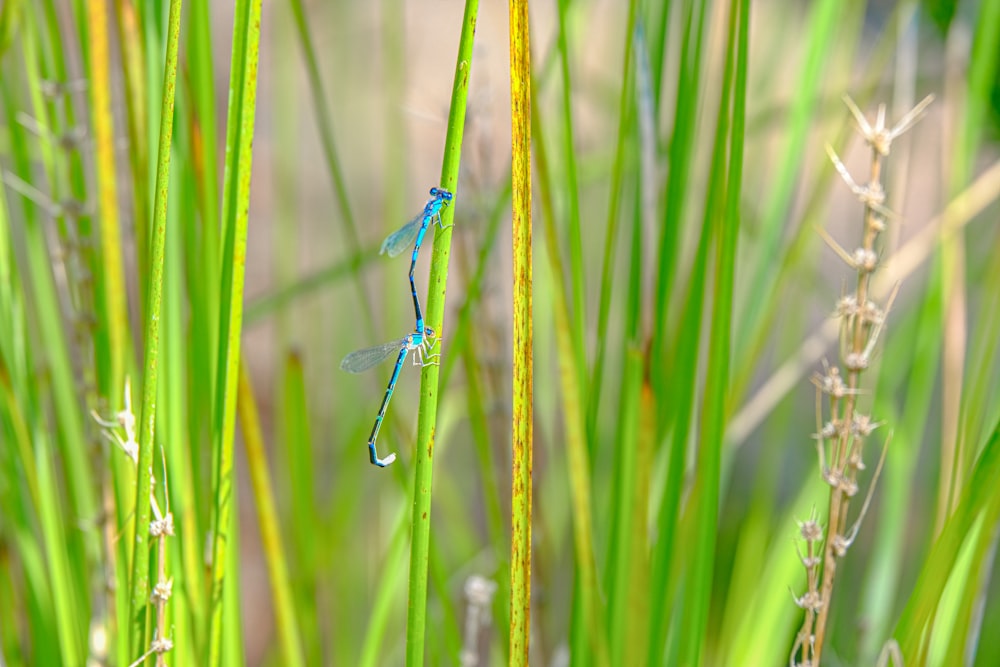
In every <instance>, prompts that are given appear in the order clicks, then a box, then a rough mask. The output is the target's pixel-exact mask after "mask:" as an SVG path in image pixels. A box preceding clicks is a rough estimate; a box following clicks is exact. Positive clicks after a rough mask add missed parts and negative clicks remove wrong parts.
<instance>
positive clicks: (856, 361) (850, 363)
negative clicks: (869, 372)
mask: <svg viewBox="0 0 1000 667" xmlns="http://www.w3.org/2000/svg"><path fill="white" fill-rule="evenodd" d="M844 366H845V367H846V368H847V370H849V371H851V372H853V373H857V372H858V371H863V370H865V369H866V368H868V356H867V355H866V354H865V353H863V352H849V353H848V354H847V355H845V356H844Z"/></svg>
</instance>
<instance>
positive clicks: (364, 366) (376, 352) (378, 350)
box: [340, 336, 409, 373]
mask: <svg viewBox="0 0 1000 667" xmlns="http://www.w3.org/2000/svg"><path fill="white" fill-rule="evenodd" d="M408 341H409V336H407V337H406V338H401V339H399V340H392V341H389V342H388V343H382V344H381V345H376V346H374V347H366V348H365V349H363V350H356V351H354V352H351V353H350V354H349V355H347V356H346V357H344V360H343V361H341V362H340V370H342V371H347V372H348V373H363V372H365V371H366V370H368V369H369V368H374V367H375V366H377V365H378V364H380V363H381V362H383V361H384V360H386V359H388V358H389V357H391V356H392V355H394V354H399V351H400V350H401V349H403V348H404V347H406V345H407V342H408Z"/></svg>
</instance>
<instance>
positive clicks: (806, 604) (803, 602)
mask: <svg viewBox="0 0 1000 667" xmlns="http://www.w3.org/2000/svg"><path fill="white" fill-rule="evenodd" d="M795 604H797V605H798V606H799V607H801V608H802V609H806V610H808V611H813V612H817V611H819V610H820V609H821V608H822V607H823V598H822V597H820V594H819V593H818V592H816V591H809V592H807V593H806V594H805V595H803V596H802V597H799V598H796V599H795Z"/></svg>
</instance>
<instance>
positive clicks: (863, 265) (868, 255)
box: [851, 248, 878, 273]
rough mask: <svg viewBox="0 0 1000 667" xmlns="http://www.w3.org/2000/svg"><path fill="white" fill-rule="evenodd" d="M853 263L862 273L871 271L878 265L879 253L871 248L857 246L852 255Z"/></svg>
mask: <svg viewBox="0 0 1000 667" xmlns="http://www.w3.org/2000/svg"><path fill="white" fill-rule="evenodd" d="M851 265H852V266H853V268H855V269H857V270H858V271H860V272H861V273H871V272H872V271H874V270H875V269H876V268H877V267H878V255H876V254H875V251H874V250H870V249H869V248H857V249H856V250H855V251H854V254H853V255H851Z"/></svg>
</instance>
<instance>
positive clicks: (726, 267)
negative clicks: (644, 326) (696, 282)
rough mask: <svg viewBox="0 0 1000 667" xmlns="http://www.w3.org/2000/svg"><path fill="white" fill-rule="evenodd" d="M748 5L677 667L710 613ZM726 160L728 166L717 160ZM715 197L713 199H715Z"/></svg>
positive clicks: (737, 14) (729, 145)
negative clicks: (693, 533)
mask: <svg viewBox="0 0 1000 667" xmlns="http://www.w3.org/2000/svg"><path fill="white" fill-rule="evenodd" d="M749 20H750V16H749V0H732V1H731V2H730V4H729V31H728V33H729V34H728V44H729V48H728V49H727V51H726V53H727V56H726V67H725V72H724V74H723V90H722V98H721V101H720V103H719V116H718V121H717V123H718V124H717V127H716V135H715V145H714V148H713V154H714V156H715V157H716V158H719V159H713V168H712V173H711V174H710V181H709V187H708V195H707V197H706V202H705V210H706V213H707V215H706V219H705V224H706V225H709V224H711V225H712V227H713V237H714V242H715V249H714V250H715V257H714V269H715V276H714V285H715V292H714V295H713V302H712V326H711V332H710V334H709V344H708V359H707V370H706V377H705V399H704V406H703V409H702V414H701V424H700V429H699V430H700V438H699V447H698V455H697V458H696V460H695V473H694V475H695V479H694V488H693V489H692V491H691V500H690V507H689V510H690V512H691V514H692V515H693V516H695V517H697V521H696V525H695V536H694V544H693V549H691V551H690V553H689V554H688V561H687V562H688V564H689V568H690V570H689V572H690V576H689V577H688V579H687V585H686V586H685V588H684V592H683V595H684V598H685V599H684V603H683V609H684V617H683V619H682V621H681V637H680V658H681V664H685V665H697V664H700V662H701V656H702V651H703V643H704V641H705V628H706V626H707V623H708V608H709V604H710V602H711V592H712V576H713V569H714V565H715V558H716V555H715V550H716V531H717V526H718V512H719V483H720V469H721V455H722V445H723V442H724V436H725V424H726V410H727V407H726V398H727V397H728V395H729V359H730V350H731V345H732V322H733V318H732V310H733V283H734V274H735V263H736V244H737V238H738V235H739V226H740V194H741V183H742V178H743V140H744V138H743V131H744V117H745V109H746V107H745V104H746V67H747V66H746V59H747V34H748V25H749ZM726 154H728V157H729V159H728V163H727V162H726V161H725V160H724V159H723V156H725V155H726ZM713 193H714V195H719V196H718V197H717V198H716V197H715V196H713Z"/></svg>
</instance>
